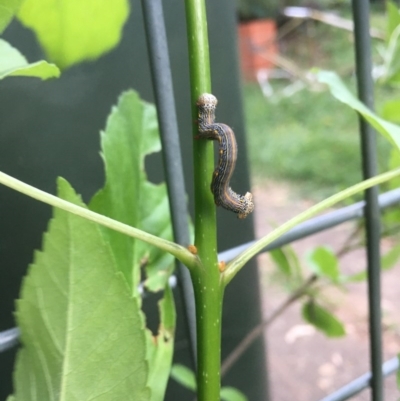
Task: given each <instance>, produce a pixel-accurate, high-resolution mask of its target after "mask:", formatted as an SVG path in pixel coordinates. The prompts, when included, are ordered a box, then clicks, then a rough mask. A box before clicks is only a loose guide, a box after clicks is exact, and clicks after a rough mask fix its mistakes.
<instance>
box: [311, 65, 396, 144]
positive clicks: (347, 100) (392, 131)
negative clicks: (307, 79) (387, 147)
mask: <svg viewBox="0 0 400 401" xmlns="http://www.w3.org/2000/svg"><path fill="white" fill-rule="evenodd" d="M316 75H317V79H318V81H319V82H321V83H325V84H327V85H328V87H329V89H330V91H331V93H332V95H333V96H334V97H336V99H338V100H340V101H341V102H342V103H344V104H346V105H347V106H349V107H351V108H352V109H354V110H356V111H358V112H359V113H360V114H361V115H362V116H363V117H364V118H365V119H366V120H367V121H368V122H369V123H370V124H371V125H372V126H373V127H374V128H375V129H376V130H377V131H378V132H380V133H381V134H382V135H383V136H384V137H385V138H386V139H387V140H388V141H389V142H390V143H391V144H392V145H394V146H395V147H396V148H397V149H400V127H399V126H397V125H395V124H393V123H391V122H389V121H386V120H384V119H382V118H380V117H378V116H377V115H376V114H375V113H373V112H372V111H371V110H369V109H368V108H367V107H366V106H365V105H364V104H363V103H361V102H360V101H359V100H358V99H357V98H356V97H355V96H354V95H353V94H352V93H351V92H350V91H349V90H348V89H347V88H346V86H345V85H344V83H343V82H342V80H341V79H340V78H339V77H338V75H337V74H336V73H334V72H331V71H319V72H317V74H316Z"/></svg>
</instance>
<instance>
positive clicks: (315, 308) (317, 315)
mask: <svg viewBox="0 0 400 401" xmlns="http://www.w3.org/2000/svg"><path fill="white" fill-rule="evenodd" d="M302 315H303V318H304V320H306V321H307V322H308V323H310V324H312V325H313V326H315V327H316V328H317V329H318V330H321V331H322V332H323V333H324V334H325V335H327V336H328V337H341V336H344V335H345V334H346V331H345V329H344V326H343V324H342V323H341V322H340V321H339V320H338V319H337V318H336V317H335V316H333V315H332V314H331V313H330V312H329V311H328V310H326V309H325V308H323V307H322V306H320V305H318V304H317V303H316V302H315V300H310V301H309V302H307V303H305V304H304V305H303V307H302Z"/></svg>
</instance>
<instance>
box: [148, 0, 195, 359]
mask: <svg viewBox="0 0 400 401" xmlns="http://www.w3.org/2000/svg"><path fill="white" fill-rule="evenodd" d="M142 9H143V17H144V23H145V29H146V39H147V46H148V50H149V56H150V67H151V74H152V79H153V88H154V94H155V100H156V105H157V113H158V122H159V126H160V135H161V142H162V153H163V161H164V170H165V175H166V181H167V185H168V197H169V204H170V211H171V218H172V226H173V231H174V238H175V241H176V242H177V243H178V244H181V245H184V246H187V245H189V244H190V233H189V225H188V224H189V220H188V216H189V214H188V208H187V202H186V190H185V181H184V176H183V167H182V159H181V148H180V144H179V134H178V123H177V118H176V109H175V99H174V91H173V87H172V75H171V67H170V62H169V55H168V44H167V36H166V31H165V25H164V15H163V8H162V0H142ZM178 274H179V282H180V284H181V286H182V293H183V298H184V302H183V304H184V309H185V312H186V322H188V325H189V327H188V329H189V339H190V347H191V352H192V356H193V360H194V361H195V360H196V320H195V316H196V315H195V304H194V293H193V286H192V281H191V279H190V274H189V272H188V270H187V269H186V267H185V266H183V265H182V264H181V263H178Z"/></svg>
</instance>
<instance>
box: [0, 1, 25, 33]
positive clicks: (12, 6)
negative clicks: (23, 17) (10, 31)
mask: <svg viewBox="0 0 400 401" xmlns="http://www.w3.org/2000/svg"><path fill="white" fill-rule="evenodd" d="M23 1H24V0H0V34H1V33H3V32H4V30H5V29H6V28H7V26H8V24H9V23H10V22H11V20H12V19H13V18H14V15H15V14H16V12H17V11H18V9H19V7H20V5H21V4H22V2H23Z"/></svg>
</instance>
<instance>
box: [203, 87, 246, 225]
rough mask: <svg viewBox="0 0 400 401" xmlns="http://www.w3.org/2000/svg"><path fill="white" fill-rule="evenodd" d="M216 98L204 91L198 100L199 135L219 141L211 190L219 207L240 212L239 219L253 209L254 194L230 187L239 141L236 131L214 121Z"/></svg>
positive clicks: (238, 213)
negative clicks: (243, 193) (237, 191)
mask: <svg viewBox="0 0 400 401" xmlns="http://www.w3.org/2000/svg"><path fill="white" fill-rule="evenodd" d="M217 103H218V101H217V98H216V97H215V96H214V95H211V94H209V93H203V94H202V95H201V96H200V97H199V99H198V100H197V107H198V124H199V135H198V138H205V139H213V140H216V141H218V143H219V149H218V155H219V158H218V165H217V167H216V168H215V170H214V173H213V178H212V181H211V192H212V193H213V194H214V202H215V204H216V205H217V206H222V207H223V208H225V209H227V210H230V211H232V212H234V213H237V215H238V217H239V219H244V218H245V217H247V215H248V214H250V213H251V212H252V211H253V210H254V203H253V195H252V194H251V193H250V192H246V194H245V195H239V194H237V193H236V192H234V191H233V190H232V189H231V187H230V186H229V182H230V179H231V177H232V174H233V171H234V170H235V165H236V159H237V144H236V138H235V134H234V132H233V130H232V129H231V128H230V127H229V126H228V125H226V124H220V123H216V122H215V108H216V106H217Z"/></svg>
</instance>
